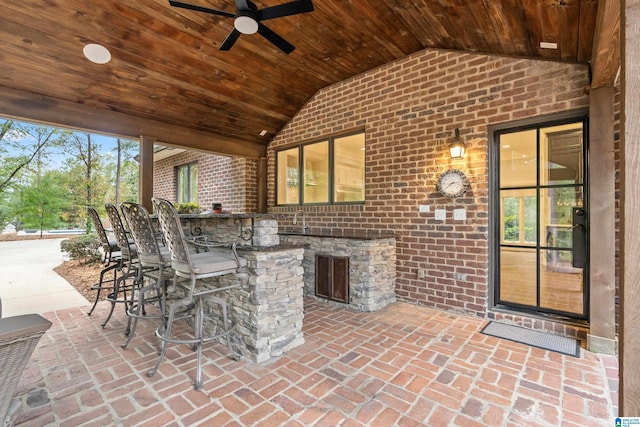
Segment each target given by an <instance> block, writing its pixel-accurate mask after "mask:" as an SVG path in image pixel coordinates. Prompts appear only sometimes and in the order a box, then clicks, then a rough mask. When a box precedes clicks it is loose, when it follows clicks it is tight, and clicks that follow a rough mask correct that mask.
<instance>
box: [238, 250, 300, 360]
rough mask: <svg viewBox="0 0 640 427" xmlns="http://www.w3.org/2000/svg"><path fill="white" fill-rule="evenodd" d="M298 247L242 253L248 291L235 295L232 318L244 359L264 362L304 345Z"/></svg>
mask: <svg viewBox="0 0 640 427" xmlns="http://www.w3.org/2000/svg"><path fill="white" fill-rule="evenodd" d="M303 252H304V250H303V249H302V248H277V247H274V248H269V250H260V249H256V250H250V251H242V256H243V257H244V258H245V259H246V260H247V271H248V272H249V284H248V289H246V290H243V291H239V292H237V295H236V298H237V299H236V301H237V303H238V304H237V305H235V306H234V311H235V313H234V317H235V319H236V321H237V322H238V331H239V332H240V334H241V336H242V337H243V339H244V342H245V344H246V351H245V354H244V356H245V357H247V358H248V359H250V360H252V361H254V362H258V363H260V362H265V361H267V360H269V359H271V358H273V357H277V356H281V355H282V354H283V353H284V352H286V351H289V350H291V349H292V348H294V347H297V346H299V345H301V344H303V343H304V337H303V334H302V320H303V317H304V306H303V296H302V295H303V291H302V289H303V285H304V282H303V269H302V258H303Z"/></svg>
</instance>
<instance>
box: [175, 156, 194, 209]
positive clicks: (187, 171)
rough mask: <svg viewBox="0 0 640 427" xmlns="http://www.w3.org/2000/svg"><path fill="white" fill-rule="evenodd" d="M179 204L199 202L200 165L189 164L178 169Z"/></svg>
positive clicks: (177, 197)
mask: <svg viewBox="0 0 640 427" xmlns="http://www.w3.org/2000/svg"><path fill="white" fill-rule="evenodd" d="M176 175H177V185H176V187H177V190H178V191H177V193H178V194H177V195H176V200H177V202H178V203H188V202H194V203H197V202H198V164H197V163H188V164H186V165H182V166H178V167H177V168H176Z"/></svg>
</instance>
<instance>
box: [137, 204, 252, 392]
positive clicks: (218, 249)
mask: <svg viewBox="0 0 640 427" xmlns="http://www.w3.org/2000/svg"><path fill="white" fill-rule="evenodd" d="M152 201H153V204H154V209H155V211H156V213H157V214H158V219H159V221H160V226H161V228H162V232H163V234H164V237H165V239H166V241H167V245H168V246H169V250H170V251H171V267H172V268H173V270H174V283H176V282H177V280H178V279H179V278H181V279H188V280H189V286H188V295H187V297H186V298H183V299H181V300H178V301H176V302H174V303H172V304H171V305H170V306H169V316H168V320H167V325H166V328H163V327H159V328H158V329H157V330H156V335H157V336H158V337H159V338H160V340H161V341H162V346H161V351H160V357H159V358H158V362H157V363H156V365H155V366H154V367H153V368H152V369H151V370H150V371H149V372H148V373H147V375H148V376H152V375H153V374H154V373H155V372H156V371H157V369H158V367H159V366H160V363H161V362H162V359H163V358H164V355H165V352H166V348H167V343H175V344H187V345H191V346H195V350H196V353H197V363H196V380H195V389H196V390H200V389H201V388H202V364H201V360H202V345H203V344H206V343H208V342H211V341H214V340H218V339H222V338H223V337H224V338H225V339H226V343H227V346H228V347H229V351H230V353H231V357H232V358H233V359H234V360H240V358H241V357H242V351H243V343H242V341H241V340H240V339H239V337H238V336H237V335H236V334H235V324H234V322H233V321H232V319H231V318H230V317H229V316H228V315H227V312H228V310H227V301H226V300H225V299H224V297H223V295H224V292H223V291H227V290H230V289H234V288H239V287H241V286H245V285H246V283H247V281H248V275H247V274H246V273H244V272H242V273H241V272H240V269H241V268H242V267H244V266H246V260H245V259H244V258H240V257H238V254H237V252H236V243H235V242H233V243H230V244H224V243H218V244H206V243H195V244H198V245H199V246H200V247H201V248H203V249H205V250H207V252H200V253H195V254H192V253H191V251H190V248H189V242H187V240H186V239H185V236H184V231H183V229H182V225H181V223H180V218H179V216H178V213H177V212H176V210H175V208H174V207H173V205H172V204H171V202H169V201H167V200H163V199H158V198H153V199H152ZM226 274H235V275H236V276H237V278H238V279H239V280H234V281H231V282H230V284H228V285H223V286H219V287H201V288H196V282H197V281H198V280H200V279H206V278H211V277H216V276H222V275H226ZM205 304H207V305H208V307H209V308H211V309H212V310H207V311H206V312H205V310H204V306H205ZM184 317H191V322H190V323H191V324H192V325H193V338H191V337H188V338H184V339H179V338H177V337H173V336H172V335H171V329H172V327H173V322H174V321H175V320H177V319H180V318H184ZM206 321H207V322H208V324H209V325H210V326H213V327H212V328H211V330H208V331H206V332H207V335H204V334H203V332H205V331H203V329H204V328H203V326H204V325H205V322H206ZM218 325H220V328H219V329H218ZM209 332H210V333H209Z"/></svg>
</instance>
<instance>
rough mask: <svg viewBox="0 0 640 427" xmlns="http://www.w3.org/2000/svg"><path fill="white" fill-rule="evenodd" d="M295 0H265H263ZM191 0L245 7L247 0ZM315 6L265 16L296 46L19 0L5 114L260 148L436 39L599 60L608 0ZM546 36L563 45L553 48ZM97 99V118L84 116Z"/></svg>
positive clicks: (168, 11)
mask: <svg viewBox="0 0 640 427" xmlns="http://www.w3.org/2000/svg"><path fill="white" fill-rule="evenodd" d="M185 1H186V0H185ZM285 1H286V0H254V3H255V4H256V6H257V7H258V8H260V9H261V8H264V7H269V6H274V5H277V4H281V3H283V2H285ZM190 2H191V3H193V4H199V5H202V6H205V7H210V8H216V9H222V10H225V11H230V12H234V11H235V4H234V1H233V0H192V1H190ZM314 6H315V11H314V12H312V13H305V14H300V15H295V16H289V17H284V18H279V19H273V20H269V21H265V22H264V23H265V25H267V26H268V27H269V28H271V29H272V30H273V31H275V32H277V33H278V34H280V35H281V36H282V37H284V38H285V39H286V40H288V41H289V42H290V43H292V44H293V45H294V46H295V47H296V49H295V50H294V51H293V52H292V53H291V54H289V55H286V54H284V53H282V52H281V51H280V50H278V49H277V48H276V47H274V46H273V45H272V44H270V43H269V42H268V41H267V40H266V39H264V38H263V37H261V36H260V35H259V34H253V35H242V36H241V37H240V38H239V40H238V41H237V42H236V44H235V45H234V46H233V47H232V48H231V50H230V51H227V52H222V51H218V47H219V46H220V44H221V43H222V42H223V41H224V40H225V38H226V36H227V35H228V33H229V32H230V31H231V30H232V28H233V19H232V18H228V17H221V16H214V15H211V14H207V13H202V12H196V11H192V10H186V9H181V8H176V7H172V6H170V5H169V3H168V1H167V0H136V1H129V0H119V1H117V0H116V1H104V0H44V1H43V0H19V1H18V0H6V1H4V2H3V7H2V18H1V19H0V39H1V40H2V44H1V46H0V98H2V101H0V116H19V117H22V118H27V119H40V120H43V121H47V120H55V121H56V122H57V123H58V124H66V125H72V126H74V125H75V126H79V124H80V125H81V124H83V123H86V124H85V126H87V127H90V128H91V130H97V131H109V132H113V133H117V134H123V135H128V136H136V137H137V136H139V133H137V132H143V133H146V134H150V135H152V136H153V137H156V138H158V139H159V140H160V141H162V140H163V139H164V138H163V134H162V133H164V134H167V135H169V134H171V133H172V131H171V129H185V130H187V131H188V132H190V133H184V132H183V133H182V137H181V138H182V139H181V140H178V139H180V136H177V137H176V136H175V135H174V136H173V137H167V139H168V140H169V142H171V143H179V144H185V145H191V146H197V145H198V144H197V142H196V140H197V139H199V138H200V139H202V137H203V136H205V135H207V136H212V138H211V144H212V145H211V147H210V148H211V149H212V150H213V151H218V152H229V153H235V152H238V151H242V147H248V148H249V149H248V151H246V152H247V153H249V154H248V155H252V156H257V155H260V153H261V152H263V150H261V149H262V148H263V147H264V146H266V144H268V142H269V140H270V138H271V137H272V136H273V135H274V134H275V133H276V132H278V130H279V129H280V128H281V127H282V126H284V125H285V124H286V123H287V121H288V120H289V119H291V117H292V116H293V115H294V114H295V113H296V112H297V111H298V110H299V109H300V108H301V107H302V106H303V105H304V103H305V102H306V101H307V100H308V99H309V98H310V97H311V96H312V95H313V94H314V93H315V92H316V91H317V90H318V89H320V88H322V87H325V86H327V85H331V84H332V83H335V82H338V81H341V80H343V79H346V78H348V77H350V76H353V75H356V74H359V73H362V72H364V71H366V70H369V69H372V68H375V67H377V66H380V65H382V64H385V63H388V62H391V61H394V60H396V59H398V58H401V57H404V56H406V55H409V54H411V53H414V52H417V51H419V50H422V49H424V48H440V49H454V50H460V51H468V52H479V53H488V54H496V55H507V56H516V57H526V58H536V59H545V60H558V61H566V62H574V63H575V62H577V63H587V62H589V61H590V59H591V53H592V46H593V43H594V29H595V27H596V17H597V8H598V2H597V1H596V0H526V1H520V0H316V1H314ZM540 42H551V43H557V45H558V48H557V49H555V50H550V49H541V48H540ZM87 43H100V44H102V45H104V46H106V47H108V48H109V50H110V51H111V54H112V60H111V62H109V63H108V64H106V65H97V64H93V63H91V62H89V61H88V60H87V59H86V58H85V57H84V56H83V54H82V48H83V46H84V45H85V44H87ZM74 106H75V107H77V108H76V109H75V110H74ZM48 109H57V110H58V113H57V114H53V113H47V110H48ZM61 110H62V111H66V113H65V114H61V113H60V111H61ZM83 111H86V112H87V115H93V117H94V118H93V119H92V120H90V121H87V122H82V121H80V120H79V119H78V118H77V116H81V115H82V112H83ZM102 113H104V115H101V114H102ZM52 117H53V118H54V119H51V118H52ZM100 117H103V119H102V120H103V121H110V122H111V123H109V124H108V125H107V124H104V123H103V124H101V121H100ZM47 118H49V119H47ZM114 121H115V122H117V123H113V122H114ZM118 123H120V125H119V124H118ZM149 123H157V124H158V125H157V129H162V132H159V131H158V132H155V131H154V130H153V128H151V129H150V127H149ZM263 129H264V130H266V131H267V134H266V135H265V136H260V135H259V133H260V132H261V131H262V130H263ZM176 135H177V134H176ZM204 139H205V140H206V139H207V138H204ZM216 140H218V141H222V142H223V143H224V144H226V145H224V144H222V145H219V146H215V144H216V143H215V141H216ZM231 146H235V147H240V148H239V149H230V148H229V147H231ZM256 147H258V148H256ZM200 148H207V146H206V145H205V146H201V147H200Z"/></svg>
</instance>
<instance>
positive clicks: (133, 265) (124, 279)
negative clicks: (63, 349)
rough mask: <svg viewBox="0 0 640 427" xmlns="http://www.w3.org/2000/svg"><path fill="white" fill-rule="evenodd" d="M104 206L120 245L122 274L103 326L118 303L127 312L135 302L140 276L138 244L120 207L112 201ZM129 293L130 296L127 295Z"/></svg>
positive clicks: (115, 283) (119, 267)
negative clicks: (131, 237)
mask: <svg viewBox="0 0 640 427" xmlns="http://www.w3.org/2000/svg"><path fill="white" fill-rule="evenodd" d="M104 207H105V208H106V209H107V215H108V216H109V221H111V227H112V228H113V234H114V235H115V236H116V241H117V242H118V246H119V247H120V253H121V257H120V264H119V265H118V268H117V270H118V272H119V273H120V275H119V276H118V277H117V278H116V280H115V282H114V286H113V292H111V293H110V294H109V295H107V301H109V302H111V309H110V310H109V314H108V315H107V318H106V319H105V321H104V323H102V327H103V328H104V327H105V326H106V324H107V323H108V322H109V320H110V319H111V316H112V315H113V310H114V309H115V307H116V304H123V305H124V307H125V312H127V311H128V310H129V308H130V307H131V305H132V304H133V294H134V291H135V290H136V289H137V288H138V281H137V280H136V279H137V277H138V251H137V248H136V245H135V243H134V242H133V239H130V238H129V236H128V234H127V231H126V230H125V228H124V224H123V223H122V219H121V218H120V213H119V212H118V209H117V208H116V207H115V206H114V205H113V204H111V203H107V204H105V205H104ZM128 294H129V295H130V296H127V295H128ZM125 333H127V334H128V333H129V330H128V329H127V330H126V331H125Z"/></svg>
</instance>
